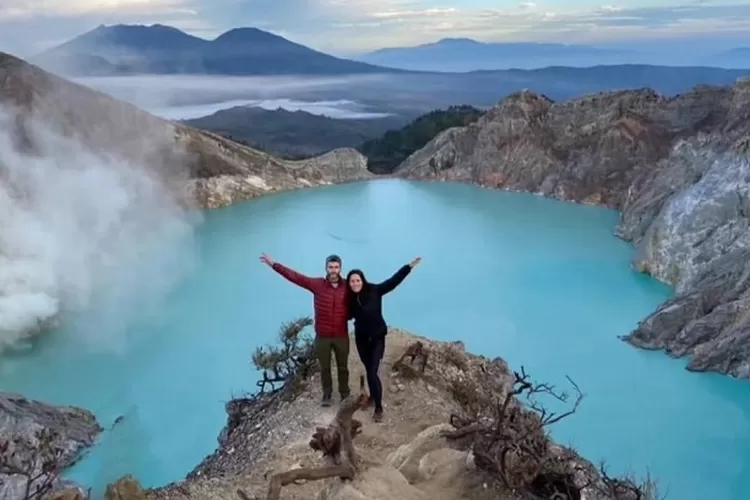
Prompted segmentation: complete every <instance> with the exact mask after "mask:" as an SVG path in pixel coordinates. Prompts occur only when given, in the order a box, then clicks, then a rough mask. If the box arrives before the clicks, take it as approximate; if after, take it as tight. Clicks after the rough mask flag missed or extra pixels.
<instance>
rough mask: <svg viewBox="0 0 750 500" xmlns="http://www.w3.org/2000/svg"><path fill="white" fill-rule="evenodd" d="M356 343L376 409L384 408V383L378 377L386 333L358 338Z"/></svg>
mask: <svg viewBox="0 0 750 500" xmlns="http://www.w3.org/2000/svg"><path fill="white" fill-rule="evenodd" d="M356 344H357V352H358V353H359V359H360V360H362V364H363V365H365V372H366V373H367V385H368V386H369V388H370V397H372V400H373V402H374V403H375V409H376V410H382V409H383V385H382V384H381V383H380V378H379V377H378V369H379V368H380V361H381V360H382V359H383V354H384V353H385V335H377V336H375V337H371V338H357V339H356Z"/></svg>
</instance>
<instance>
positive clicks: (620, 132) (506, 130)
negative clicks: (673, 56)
mask: <svg viewBox="0 0 750 500" xmlns="http://www.w3.org/2000/svg"><path fill="white" fill-rule="evenodd" d="M749 150H750V77H746V78H743V79H739V80H738V81H737V82H736V84H735V85H733V86H732V87H710V86H699V87H696V88H694V89H693V90H692V91H690V92H687V93H685V94H681V95H678V96H675V97H672V98H667V97H663V96H660V95H658V94H657V93H655V92H653V91H651V90H648V89H639V90H629V91H618V92H605V93H599V94H592V95H587V96H584V97H581V98H579V99H573V100H569V101H565V102H559V103H557V102H553V101H551V100H550V99H548V98H546V97H545V96H543V95H537V94H535V93H533V92H531V91H528V90H524V91H521V92H518V93H516V94H514V95H512V96H509V97H508V98H506V99H504V100H502V101H501V102H500V103H499V104H498V105H496V106H495V107H494V108H492V109H490V110H489V111H488V112H487V113H485V115H483V117H482V118H480V120H479V121H478V122H477V123H475V124H472V125H470V126H468V127H461V128H453V129H449V130H447V131H445V132H443V133H442V134H440V135H439V136H438V137H436V138H435V139H434V140H433V141H432V142H430V143H429V144H428V145H427V146H426V147H425V148H423V149H422V150H420V151H418V152H416V153H414V154H413V155H412V156H411V157H409V158H408V159H407V160H406V161H404V162H403V163H402V164H401V165H400V166H399V168H398V169H397V170H396V175H398V176H401V177H404V178H411V179H424V180H438V181H448V180H452V181H462V182H469V183H474V184H478V185H481V186H486V187H490V188H497V189H508V190H515V191H526V192H533V193H538V194H541V195H544V196H549V197H554V198H558V199H562V200H567V201H575V202H582V203H591V204H597V205H603V206H607V207H611V208H616V209H618V210H620V211H621V213H622V215H621V220H620V224H619V227H618V228H617V235H618V236H620V237H621V238H623V239H625V240H627V241H631V242H632V243H633V244H634V245H635V247H636V255H635V258H634V260H633V267H634V268H635V269H636V270H638V271H641V272H644V273H648V274H650V275H652V276H654V277H656V278H658V279H660V280H662V281H665V282H667V283H669V284H672V285H674V286H675V288H676V295H675V296H674V297H673V298H672V299H670V300H669V301H667V302H666V303H664V304H663V305H662V306H661V307H659V308H658V309H657V310H656V311H655V312H653V313H652V314H651V315H649V316H648V317H647V318H646V319H644V320H643V321H642V322H641V323H640V324H639V325H638V327H637V328H636V329H635V330H634V331H633V332H631V333H630V334H629V335H627V336H626V337H625V338H626V340H627V341H628V342H630V343H631V344H633V345H635V346H638V347H642V348H646V349H664V350H666V351H667V352H668V353H669V354H671V355H673V356H690V358H691V359H690V363H689V366H688V369H691V370H700V371H716V372H721V373H725V374H729V375H731V376H734V377H739V378H750V314H748V313H750V309H749V308H748V306H750V259H749V258H748V257H750V156H748V152H749Z"/></svg>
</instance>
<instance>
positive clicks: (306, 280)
mask: <svg viewBox="0 0 750 500" xmlns="http://www.w3.org/2000/svg"><path fill="white" fill-rule="evenodd" d="M260 261H261V262H262V263H264V264H266V265H267V266H268V267H270V268H271V269H273V270H274V271H276V272H277V273H279V274H280V275H282V276H283V277H284V278H286V279H287V280H289V281H291V282H292V283H294V284H295V285H297V286H300V287H302V288H304V289H306V290H309V291H311V292H312V291H314V288H315V279H314V278H310V277H309V276H305V275H304V274H302V273H298V272H297V271H295V270H294V269H290V268H288V267H286V266H284V265H282V264H279V263H278V262H274V261H273V259H271V257H269V256H268V255H266V254H263V255H261V256H260Z"/></svg>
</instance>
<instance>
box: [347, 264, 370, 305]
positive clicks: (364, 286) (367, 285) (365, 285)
mask: <svg viewBox="0 0 750 500" xmlns="http://www.w3.org/2000/svg"><path fill="white" fill-rule="evenodd" d="M355 274H356V275H357V276H359V279H361V280H362V291H361V292H359V294H357V293H354V292H353V291H352V287H351V286H350V285H349V279H350V278H351V277H352V276H353V275H355ZM346 289H347V291H348V292H349V293H348V297H349V307H350V309H349V310H350V311H351V310H352V309H351V308H352V307H354V306H355V305H356V303H357V295H360V296H361V297H366V296H367V293H368V292H369V291H370V283H368V282H367V278H365V273H363V272H362V271H361V270H360V269H352V270H351V271H349V273H348V274H347V275H346Z"/></svg>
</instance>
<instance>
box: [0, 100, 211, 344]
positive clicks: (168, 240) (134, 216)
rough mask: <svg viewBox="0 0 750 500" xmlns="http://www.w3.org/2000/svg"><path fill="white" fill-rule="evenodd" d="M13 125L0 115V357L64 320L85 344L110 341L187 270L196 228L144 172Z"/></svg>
mask: <svg viewBox="0 0 750 500" xmlns="http://www.w3.org/2000/svg"><path fill="white" fill-rule="evenodd" d="M17 123H18V116H17V115H16V114H15V112H13V111H11V110H8V109H5V110H3V109H2V108H0V351H2V350H3V349H5V348H8V347H11V346H14V345H17V344H18V343H19V342H20V341H22V340H23V339H24V338H26V337H27V336H28V335H29V334H30V333H35V332H38V331H39V330H41V329H45V328H48V327H49V326H50V325H51V324H55V323H57V320H60V321H61V322H63V323H66V324H69V325H70V324H71V323H74V321H73V319H72V318H76V320H75V323H76V324H75V330H76V331H77V332H78V334H80V335H82V337H81V338H82V339H83V340H85V341H87V342H88V343H89V344H96V345H107V344H109V345H114V344H112V342H114V341H117V342H118V343H119V342H121V340H122V339H121V338H119V337H118V336H120V335H121V334H122V333H123V332H124V331H125V330H126V328H127V326H128V325H129V324H130V323H131V322H132V321H134V320H135V319H136V318H138V317H139V316H142V315H144V314H148V313H154V312H158V311H156V309H158V307H159V306H160V304H161V302H162V299H164V298H165V296H166V295H167V294H168V293H169V292H170V290H172V289H173V288H174V287H175V285H177V284H178V283H179V281H180V279H181V278H183V277H184V276H185V274H186V273H187V272H188V271H189V270H190V267H191V265H192V264H193V258H194V254H193V253H192V252H193V251H194V242H193V228H194V224H195V222H196V221H195V220H194V218H193V216H192V215H191V214H189V213H188V212H187V211H186V210H185V209H184V208H183V207H182V206H181V205H180V203H179V200H178V199H177V198H176V197H175V196H174V195H173V192H172V191H171V190H170V189H169V188H168V186H167V184H166V182H165V179H164V178H163V176H159V175H156V173H155V171H154V166H153V165H144V164H138V163H137V162H136V163H134V162H133V161H127V160H125V159H123V158H122V157H118V156H115V155H107V154H104V153H102V152H100V151H97V152H95V151H93V150H92V149H89V148H87V147H85V146H84V142H83V141H81V140H79V139H77V138H76V137H71V136H63V135H61V134H59V133H56V132H55V131H54V130H52V128H50V127H47V126H45V125H44V124H43V123H42V121H40V120H38V119H37V120H34V119H26V120H25V128H24V134H25V135H27V137H23V138H22V139H20V140H19V137H18V128H17ZM32 143H33V145H34V146H33V148H29V147H28V144H32ZM32 149H33V151H32Z"/></svg>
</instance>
